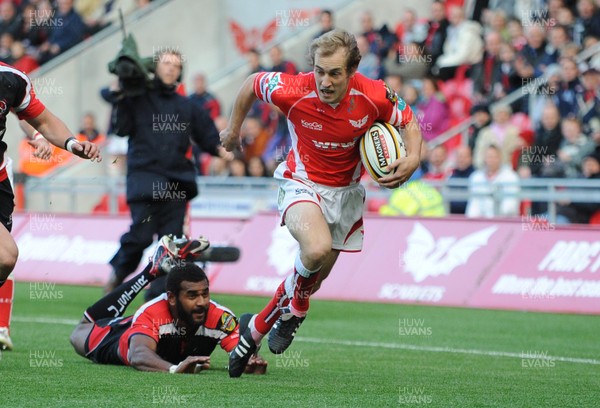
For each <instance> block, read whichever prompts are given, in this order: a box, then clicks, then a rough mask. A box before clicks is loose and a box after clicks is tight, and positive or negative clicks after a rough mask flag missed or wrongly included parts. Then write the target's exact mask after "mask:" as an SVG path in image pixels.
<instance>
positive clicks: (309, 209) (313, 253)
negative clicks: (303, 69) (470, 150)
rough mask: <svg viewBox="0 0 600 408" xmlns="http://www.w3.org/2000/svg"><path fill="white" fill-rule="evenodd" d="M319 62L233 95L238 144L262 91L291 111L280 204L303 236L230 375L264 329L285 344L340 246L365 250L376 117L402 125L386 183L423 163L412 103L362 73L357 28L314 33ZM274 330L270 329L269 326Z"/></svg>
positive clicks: (230, 145)
mask: <svg viewBox="0 0 600 408" xmlns="http://www.w3.org/2000/svg"><path fill="white" fill-rule="evenodd" d="M309 56H310V59H311V63H312V65H313V71H312V72H310V73H305V74H299V75H286V74H283V73H278V72H261V73H256V74H252V75H250V76H249V77H248V78H247V79H246V81H245V82H244V83H243V85H242V88H241V89H240V91H239V92H238V95H237V97H236V100H235V102H234V107H233V111H232V113H231V119H230V122H229V126H228V127H227V128H226V129H225V130H223V131H222V132H221V135H220V136H221V143H222V144H223V146H224V147H225V148H226V149H227V150H228V151H232V150H234V149H236V148H239V147H240V144H241V141H240V128H241V125H242V122H243V120H244V118H245V116H246V114H247V113H248V111H249V109H250V107H251V106H252V103H253V102H254V101H255V100H256V98H259V99H261V100H263V101H265V102H267V103H271V104H273V105H275V106H277V107H278V108H279V109H280V110H281V111H282V112H283V114H284V115H285V116H286V118H287V123H288V127H289V131H290V135H291V138H292V150H291V151H290V153H289V154H288V156H287V160H286V161H284V162H283V163H281V164H280V165H279V167H278V168H277V170H276V172H275V175H274V177H275V178H276V179H277V180H278V181H279V183H280V184H279V186H280V187H279V196H278V205H279V211H280V214H281V223H282V225H286V226H287V228H288V230H289V231H290V233H291V234H292V236H293V237H294V238H295V239H296V240H297V241H298V243H299V244H300V251H299V253H298V255H297V256H296V259H295V262H294V273H293V274H292V275H290V276H289V277H288V278H287V279H286V280H284V282H282V284H281V285H280V286H279V288H278V289H277V290H276V293H275V295H274V297H273V299H272V300H271V301H270V302H269V303H268V304H267V306H266V307H265V308H264V309H263V310H262V311H261V312H260V313H259V314H257V315H255V316H254V317H253V318H252V320H251V321H250V324H249V327H248V329H247V330H246V331H245V332H240V342H239V344H238V346H237V347H236V348H235V349H234V351H233V352H232V353H230V359H229V375H230V376H232V377H239V376H240V375H241V374H242V373H243V371H244V366H245V364H246V362H247V361H248V359H249V358H250V356H251V355H252V354H253V353H254V352H255V351H256V349H257V348H258V345H259V344H260V342H261V340H262V338H263V337H264V336H265V335H266V334H267V333H269V332H270V334H269V341H268V343H269V348H270V349H271V351H272V352H273V353H275V354H280V353H283V352H284V351H285V350H286V349H287V347H289V345H290V344H291V342H292V340H293V337H294V335H295V333H296V331H297V330H298V328H299V327H300V324H301V323H302V322H303V321H304V319H305V317H306V313H307V311H308V307H309V298H310V295H311V294H312V293H314V292H315V291H316V290H317V289H318V288H319V286H320V285H321V282H322V281H323V280H324V279H325V278H326V277H327V275H329V273H330V272H331V269H332V268H333V265H334V264H335V262H336V260H337V258H338V255H339V254H340V252H341V251H360V250H361V249H362V241H363V220H362V215H363V204H364V199H365V190H364V188H363V187H362V186H361V184H360V183H359V180H360V177H361V175H362V173H363V172H364V169H363V168H362V164H361V160H360V154H359V143H358V142H359V140H360V138H361V137H362V135H363V134H364V133H365V132H366V130H367V129H368V128H369V127H370V126H371V125H372V124H373V123H374V122H375V121H378V120H379V121H384V122H389V123H390V124H392V125H393V126H397V127H400V128H404V134H403V138H404V141H405V144H406V150H407V156H406V157H403V158H400V159H398V160H396V161H395V162H393V163H392V164H391V165H390V166H389V167H390V168H392V169H395V170H394V172H393V173H392V174H391V175H389V176H386V177H382V178H381V179H379V183H380V184H381V185H382V186H384V187H387V188H396V187H398V186H399V185H400V184H402V183H404V182H405V181H407V180H408V179H409V178H410V176H411V175H412V174H413V172H414V171H415V170H416V168H417V167H418V165H419V155H420V150H421V143H422V137H421V132H420V131H419V126H418V124H417V122H416V118H415V117H414V116H413V113H412V111H411V109H410V107H409V106H408V105H407V104H406V103H405V102H404V101H403V100H402V99H400V98H398V96H397V95H396V94H395V92H393V91H392V90H391V89H390V88H389V87H388V86H386V85H385V84H384V82H383V81H378V80H377V81H376V80H371V79H368V78H366V77H365V76H363V75H361V74H360V73H358V72H356V69H357V67H358V63H359V62H360V54H359V51H358V48H357V45H356V39H355V38H354V36H353V35H352V34H350V33H348V32H346V31H343V30H334V31H330V32H328V33H326V34H323V35H322V36H320V37H318V38H317V39H315V40H314V41H313V42H312V43H311V45H310V50H309ZM271 329H272V330H271Z"/></svg>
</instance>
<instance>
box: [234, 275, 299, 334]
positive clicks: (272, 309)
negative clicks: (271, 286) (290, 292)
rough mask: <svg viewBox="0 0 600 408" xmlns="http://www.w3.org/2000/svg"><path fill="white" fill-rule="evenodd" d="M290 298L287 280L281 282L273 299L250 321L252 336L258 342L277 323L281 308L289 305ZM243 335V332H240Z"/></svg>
mask: <svg viewBox="0 0 600 408" xmlns="http://www.w3.org/2000/svg"><path fill="white" fill-rule="evenodd" d="M288 303H289V299H288V297H287V295H286V293H285V280H284V281H283V282H281V285H279V287H278V288H277V290H276V291H275V295H274V296H273V299H271V301H270V302H269V303H268V304H267V306H265V308H264V309H263V310H262V311H261V312H260V313H259V314H257V315H256V316H254V318H253V319H252V321H251V322H250V325H249V326H250V331H251V332H252V338H253V339H254V341H255V342H256V344H258V343H260V341H261V340H262V338H263V337H264V336H265V335H266V334H267V333H268V332H269V330H271V327H273V325H274V324H275V322H276V321H277V319H279V316H281V310H280V308H281V307H282V306H287V304H288ZM240 335H241V333H240Z"/></svg>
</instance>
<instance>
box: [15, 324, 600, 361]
mask: <svg viewBox="0 0 600 408" xmlns="http://www.w3.org/2000/svg"><path fill="white" fill-rule="evenodd" d="M12 320H13V321H15V322H20V323H42V324H64V325H68V326H75V325H76V324H77V323H79V320H76V319H62V318H57V317H25V316H13V318H12ZM296 341H301V342H305V343H316V344H336V345H341V346H352V347H373V348H385V349H398V350H411V351H425V352H429V353H450V354H471V355H476V356H488V357H509V358H521V359H522V358H530V357H527V354H526V353H510V352H506V351H488V350H476V349H457V348H451V347H431V346H416V345H413V344H401V343H378V342H372V341H350V340H335V339H319V338H315V337H296ZM535 357H536V358H538V359H541V360H554V361H563V362H565V363H576V364H593V365H600V360H594V359H591V358H575V357H560V356H544V355H540V356H537V355H536V356H535Z"/></svg>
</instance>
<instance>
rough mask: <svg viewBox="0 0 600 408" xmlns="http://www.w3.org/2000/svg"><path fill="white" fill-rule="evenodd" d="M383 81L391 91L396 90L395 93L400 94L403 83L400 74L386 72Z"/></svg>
mask: <svg viewBox="0 0 600 408" xmlns="http://www.w3.org/2000/svg"><path fill="white" fill-rule="evenodd" d="M384 81H385V83H386V84H387V86H389V87H390V88H391V90H392V91H394V92H396V95H398V96H399V95H402V86H403V85H404V80H403V79H402V76H401V75H398V74H390V73H388V74H387V75H386V77H385V79H384Z"/></svg>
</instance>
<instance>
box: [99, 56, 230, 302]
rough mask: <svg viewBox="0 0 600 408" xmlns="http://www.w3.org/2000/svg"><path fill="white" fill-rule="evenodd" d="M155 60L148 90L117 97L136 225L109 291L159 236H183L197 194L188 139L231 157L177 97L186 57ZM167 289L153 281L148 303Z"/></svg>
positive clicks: (124, 241)
mask: <svg viewBox="0 0 600 408" xmlns="http://www.w3.org/2000/svg"><path fill="white" fill-rule="evenodd" d="M154 61H155V62H156V67H155V76H154V79H153V80H152V81H149V82H148V84H147V86H146V87H144V88H142V89H141V91H140V90H139V89H135V90H133V91H132V90H130V89H128V88H127V86H128V85H127V83H126V81H121V88H123V89H122V90H121V91H119V92H118V93H116V94H114V95H113V96H114V99H113V100H114V101H115V103H114V109H113V115H112V122H113V127H114V132H115V134H117V135H118V136H129V148H128V151H127V203H128V204H129V208H130V210H131V218H132V224H131V227H130V229H129V231H128V232H126V233H125V234H124V235H123V236H122V237H121V247H120V248H119V251H118V252H117V253H116V255H115V256H114V257H113V259H112V260H111V261H110V264H111V265H112V267H113V273H112V276H111V278H110V280H109V282H108V283H107V286H106V288H105V289H106V290H107V291H110V290H112V289H114V288H115V287H116V286H118V285H119V284H120V283H121V282H123V280H124V279H125V278H126V277H127V275H129V274H130V273H132V272H134V271H135V270H136V268H137V267H138V265H139V263H140V260H141V258H142V255H143V252H144V250H145V249H146V248H147V247H148V246H149V245H150V244H151V243H152V242H153V239H154V235H155V234H157V235H158V236H159V237H160V236H162V235H167V234H175V235H182V234H183V225H184V219H185V216H186V210H187V207H188V202H189V201H190V200H191V199H193V198H194V197H195V196H196V195H197V194H198V189H197V186H196V180H195V175H196V173H195V170H194V165H193V163H192V161H191V157H192V155H191V152H192V145H191V142H190V140H191V141H193V142H194V143H196V144H197V145H199V146H200V148H201V149H202V150H203V151H205V152H208V153H210V154H212V155H213V156H219V155H220V156H222V157H226V156H227V155H228V153H227V152H225V150H224V149H223V148H222V147H221V146H220V141H219V134H218V132H217V129H216V128H215V126H214V123H213V121H212V120H211V118H210V117H209V116H208V114H207V113H206V112H204V111H203V110H202V109H201V108H200V107H198V106H197V105H196V104H194V103H193V102H191V101H190V100H188V99H187V98H186V97H185V96H182V95H180V94H178V93H177V92H176V87H177V85H178V83H179V81H180V80H181V72H182V68H183V67H182V63H183V58H182V55H181V54H180V53H179V52H177V51H174V50H165V51H162V52H160V53H158V54H157V55H155V59H154ZM164 285H165V283H164V279H158V280H156V281H155V282H153V284H152V286H151V287H150V290H149V291H148V292H147V293H146V298H147V299H149V298H151V297H154V296H157V295H158V294H160V293H162V292H164Z"/></svg>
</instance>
